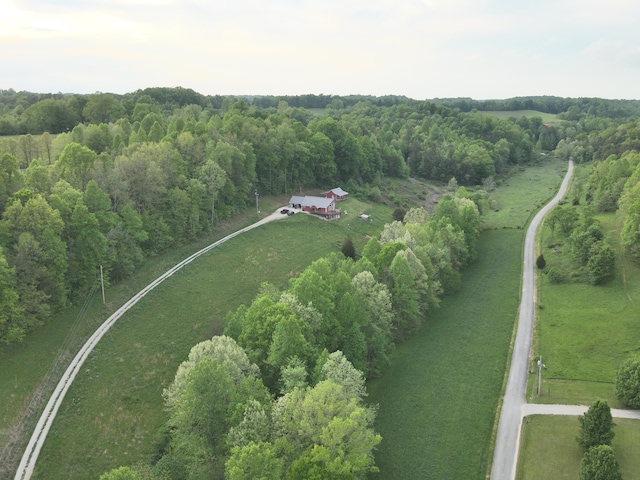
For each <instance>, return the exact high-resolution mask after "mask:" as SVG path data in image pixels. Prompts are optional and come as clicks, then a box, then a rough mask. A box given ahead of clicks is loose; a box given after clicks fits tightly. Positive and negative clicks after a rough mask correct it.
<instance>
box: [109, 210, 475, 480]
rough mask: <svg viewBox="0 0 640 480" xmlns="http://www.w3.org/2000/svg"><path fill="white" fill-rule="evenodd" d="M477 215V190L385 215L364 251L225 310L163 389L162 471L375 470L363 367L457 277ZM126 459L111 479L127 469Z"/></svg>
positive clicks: (375, 438) (353, 474) (292, 473)
mask: <svg viewBox="0 0 640 480" xmlns="http://www.w3.org/2000/svg"><path fill="white" fill-rule="evenodd" d="M478 226H479V213H478V209H477V207H476V205H475V204H474V203H473V202H472V201H471V200H468V199H466V198H461V197H455V198H452V197H445V198H444V199H443V200H441V202H440V203H439V204H438V206H437V207H436V209H435V211H434V213H433V215H432V216H430V215H429V214H428V213H427V212H426V211H425V210H423V209H421V208H418V209H411V210H409V211H408V212H406V214H405V216H404V223H401V222H399V221H396V222H393V223H391V224H388V225H386V226H385V228H384V230H383V232H382V233H381V234H380V237H379V238H373V239H371V240H370V241H369V242H368V243H367V245H366V246H365V248H364V250H363V252H362V255H361V256H360V257H359V258H358V259H357V260H354V259H353V258H351V257H345V256H343V255H341V254H339V253H334V254H331V255H329V256H327V257H325V258H321V259H319V260H317V261H315V262H313V263H312V264H311V265H310V266H309V267H308V268H307V269H305V271H304V272H303V273H302V274H301V275H300V276H299V277H297V278H295V279H292V280H291V283H290V286H289V288H288V289H287V290H286V291H284V292H281V291H279V290H277V289H275V288H274V287H273V286H271V285H269V284H265V285H263V287H262V289H261V291H260V293H259V294H258V295H257V296H256V298H255V300H254V301H253V302H252V303H251V305H249V306H246V305H241V306H240V307H239V308H238V309H237V310H236V311H235V312H232V313H230V314H229V315H228V317H227V321H226V325H225V330H224V336H222V337H214V339H213V340H211V341H207V342H203V343H201V344H199V345H196V346H195V347H194V348H193V349H192V350H191V353H190V355H189V359H188V360H187V361H186V362H184V363H183V364H182V365H181V366H180V368H179V369H178V371H177V373H176V377H175V380H174V382H173V384H172V385H171V386H170V387H169V388H168V389H167V390H166V391H165V394H164V398H165V403H166V406H167V409H168V411H169V413H170V419H169V424H168V425H169V433H168V442H167V446H166V448H165V449H164V451H163V452H162V455H161V458H160V460H159V461H158V462H157V463H156V464H155V465H154V466H152V467H149V468H150V470H151V478H176V479H177V478H205V477H206V478H222V477H223V475H225V476H226V478H234V479H248V478H274V479H279V478H291V479H293V478H345V479H346V478H364V477H365V476H366V474H367V473H369V472H373V471H375V464H374V458H373V450H374V448H375V446H376V445H378V444H379V442H380V440H381V439H380V436H379V435H377V434H376V433H375V432H374V431H373V429H372V424H373V420H374V418H375V410H374V409H373V408H372V407H370V406H369V407H367V406H365V404H364V403H363V400H364V397H365V395H366V392H365V388H364V381H365V379H366V378H371V377H375V376H376V375H378V374H379V373H380V371H381V369H382V368H383V367H384V366H386V365H387V364H388V363H389V354H390V352H391V351H392V349H393V347H394V343H395V342H397V341H400V340H404V339H406V338H408V337H409V336H410V335H412V334H413V333H415V331H416V330H417V329H418V328H419V327H420V325H421V324H422V323H423V322H424V321H425V320H426V318H428V314H429V311H430V310H431V309H432V308H435V307H436V306H437V305H438V303H439V298H440V296H441V295H442V294H443V293H444V291H450V290H453V289H455V288H456V287H457V285H458V282H459V278H458V276H459V271H460V269H461V268H463V267H464V266H465V265H466V264H467V263H468V262H469V261H471V259H473V257H474V256H475V242H476V240H477V236H478ZM330 352H331V353H330ZM145 468H147V467H145ZM143 470H144V469H143ZM118 471H119V470H115V471H112V472H110V473H109V474H106V475H107V476H105V477H104V479H111V480H113V479H116V478H121V477H116V476H115V475H116V474H119V473H118ZM132 472H133V473H132V474H133V475H141V471H137V470H136V469H134V471H132ZM212 472H213V473H212ZM127 473H129V472H128V471H127ZM109 475H112V476H109ZM162 475H164V477H162ZM131 478H139V477H135V476H134V477H131Z"/></svg>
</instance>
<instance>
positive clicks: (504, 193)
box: [482, 155, 567, 228]
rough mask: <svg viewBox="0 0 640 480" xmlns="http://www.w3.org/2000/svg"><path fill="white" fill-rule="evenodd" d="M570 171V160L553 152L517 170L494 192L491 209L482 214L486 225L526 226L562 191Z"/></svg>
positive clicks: (491, 194) (500, 226) (486, 226)
mask: <svg viewBox="0 0 640 480" xmlns="http://www.w3.org/2000/svg"><path fill="white" fill-rule="evenodd" d="M566 171H567V162H565V161H564V160H558V159H556V158H555V157H553V156H551V155H549V156H546V157H539V160H538V161H536V162H534V163H532V164H530V165H527V166H526V167H520V168H519V169H518V170H516V171H514V172H513V174H512V175H511V176H509V177H508V178H507V179H505V180H502V181H501V182H500V184H499V186H498V187H497V188H496V189H495V190H493V191H492V192H491V193H490V202H491V211H489V212H487V213H486V214H485V215H484V216H483V217H482V225H483V227H484V228H524V227H525V226H526V225H527V224H528V222H529V219H530V217H532V216H533V214H535V212H537V211H538V210H539V209H540V207H542V206H543V205H545V204H546V203H547V202H548V201H549V200H550V199H551V198H553V197H554V196H555V194H556V193H557V192H558V188H560V183H561V182H562V178H563V177H564V175H565V173H566Z"/></svg>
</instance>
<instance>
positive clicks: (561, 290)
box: [533, 214, 640, 407]
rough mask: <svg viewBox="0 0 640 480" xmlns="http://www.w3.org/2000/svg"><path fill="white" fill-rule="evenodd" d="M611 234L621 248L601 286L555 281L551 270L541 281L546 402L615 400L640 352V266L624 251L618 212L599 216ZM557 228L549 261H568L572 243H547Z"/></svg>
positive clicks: (539, 337) (546, 234) (539, 338)
mask: <svg viewBox="0 0 640 480" xmlns="http://www.w3.org/2000/svg"><path fill="white" fill-rule="evenodd" d="M598 219H599V220H600V222H601V224H602V226H603V227H604V228H605V230H607V231H608V233H607V238H608V240H609V241H610V243H611V245H612V246H614V247H615V248H616V249H617V250H618V257H617V266H616V274H615V277H614V278H613V279H612V280H611V281H609V282H608V283H606V284H604V285H600V286H591V285H589V284H585V283H564V284H551V283H550V282H549V279H548V278H547V277H546V276H545V275H541V276H540V278H539V282H538V285H539V287H538V292H539V294H538V312H537V313H538V321H537V331H536V346H535V349H536V354H537V355H540V354H541V355H542V356H543V360H544V364H545V365H546V368H545V370H544V372H543V379H544V381H543V384H544V387H543V389H542V395H541V396H540V397H536V396H533V401H536V402H540V403H579V404H591V403H593V402H594V401H595V400H597V399H598V398H603V399H606V400H607V401H608V402H609V404H610V405H611V406H617V407H620V406H621V405H620V404H619V403H618V401H617V400H616V398H615V392H614V390H615V387H614V382H615V376H616V370H617V369H618V367H619V366H620V364H621V363H622V362H623V361H624V360H626V359H627V358H629V357H630V356H633V355H637V354H638V353H640V343H639V342H638V339H639V338H640V324H639V323H638V321H637V312H638V307H637V305H638V302H639V301H640V269H639V268H638V265H637V264H635V263H634V262H633V261H632V260H631V259H630V258H628V257H627V256H625V255H624V254H623V252H622V251H621V249H620V247H619V244H618V241H617V238H618V237H617V234H616V233H615V230H616V225H615V215H614V214H609V215H601V216H598ZM550 236H551V232H550V231H549V230H548V229H547V228H545V229H543V231H542V245H543V248H542V253H543V254H544V256H545V258H546V259H547V264H549V263H550V262H556V261H559V260H561V261H568V259H567V258H564V259H562V258H560V259H557V258H556V257H567V256H568V255H569V253H568V252H566V251H565V250H566V248H565V249H562V248H559V247H553V248H548V247H545V246H546V245H549V243H551V244H553V243H554V242H548V241H547V240H548V239H549V238H550Z"/></svg>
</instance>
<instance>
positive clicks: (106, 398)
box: [34, 205, 391, 479]
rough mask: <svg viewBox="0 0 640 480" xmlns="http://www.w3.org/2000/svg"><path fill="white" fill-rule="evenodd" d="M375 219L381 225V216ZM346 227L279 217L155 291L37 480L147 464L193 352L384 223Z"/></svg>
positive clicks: (41, 464)
mask: <svg viewBox="0 0 640 480" xmlns="http://www.w3.org/2000/svg"><path fill="white" fill-rule="evenodd" d="M354 208H355V205H354ZM374 210H375V211H376V212H377V213H376V216H377V217H381V216H382V215H383V212H384V211H385V209H384V208H380V209H377V210H376V209H374ZM386 211H387V215H388V216H389V219H388V220H387V221H389V220H390V219H391V217H390V210H388V209H387V210H386ZM358 221H360V220H356V222H358ZM349 222H350V220H347V219H341V220H340V221H338V222H325V221H323V220H320V219H318V218H313V217H310V216H307V215H302V214H298V215H295V216H293V217H286V218H283V219H282V220H278V221H275V222H272V223H270V224H267V225H265V226H262V227H259V228H257V229H255V230H252V231H250V232H248V233H245V234H242V235H240V236H238V237H236V238H234V239H232V240H230V241H229V242H227V243H225V244H223V245H221V246H220V247H217V248H216V249H214V250H212V251H211V252H209V253H208V254H206V255H204V256H203V257H201V258H200V259H198V260H197V261H196V262H194V263H192V264H190V265H188V266H186V267H184V268H183V269H182V270H181V271H179V272H178V273H176V274H175V275H174V276H173V277H171V278H170V279H168V280H166V281H165V282H164V283H163V284H161V285H160V286H159V287H157V288H156V289H155V290H153V291H152V292H150V293H149V294H148V295H147V296H146V297H145V298H144V299H143V300H142V301H141V302H139V303H138V304H137V305H136V306H135V307H133V308H132V310H130V311H129V312H128V313H127V314H126V315H125V316H124V317H123V318H121V319H120V320H119V321H118V322H117V323H116V324H115V326H114V327H113V328H112V329H111V330H110V331H109V332H108V333H107V334H106V335H105V337H104V338H103V339H102V340H101V342H100V343H99V344H98V346H97V347H96V349H95V350H94V352H93V353H92V354H91V356H90V357H89V359H88V361H87V362H86V363H85V365H84V366H83V368H82V371H81V373H80V374H79V375H78V377H77V378H76V380H75V382H74V384H73V385H72V387H71V388H70V390H69V392H68V393H67V396H66V398H65V402H64V404H63V405H62V407H61V409H60V411H59V413H58V417H57V418H56V421H55V422H54V424H53V428H52V430H51V431H50V433H49V436H48V438H47V441H46V442H45V445H44V448H43V450H42V452H41V454H40V458H39V460H38V464H37V466H36V472H35V475H34V478H42V479H62V478H65V479H72V478H77V479H86V478H97V477H98V476H99V475H100V474H101V473H102V472H104V471H106V470H109V469H111V468H113V467H116V466H119V465H126V464H131V463H135V462H140V461H142V462H145V461H147V460H148V459H149V458H150V455H151V454H152V453H153V452H154V451H155V450H156V447H157V442H158V441H160V439H161V438H162V435H161V432H162V428H163V425H164V422H165V421H166V416H165V413H164V411H163V403H162V396H161V395H162V389H163V388H165V387H167V386H168V385H169V383H170V382H171V381H172V380H173V376H174V375H175V371H176V369H177V367H178V365H179V364H180V363H181V362H182V361H184V360H185V359H186V357H187V354H188V352H189V350H190V348H191V347H192V346H193V345H195V344H196V343H198V342H200V341H202V340H205V339H207V338H210V337H211V336H213V335H216V334H220V333H221V332H222V330H223V327H224V320H225V317H226V315H227V313H228V312H230V311H232V310H235V309H236V308H237V307H238V305H240V304H241V303H245V304H247V303H249V302H250V301H251V300H252V299H253V298H254V297H255V295H256V293H257V291H258V289H259V286H260V284H261V283H262V282H264V281H267V280H268V281H269V282H270V283H272V284H274V285H276V286H278V287H286V285H287V283H288V280H289V279H290V278H292V277H294V276H297V275H299V274H300V273H301V272H302V271H303V270H304V268H306V267H307V266H308V265H309V264H310V263H311V262H312V261H313V260H315V259H317V258H319V257H322V256H324V255H326V254H328V253H330V252H333V251H339V247H340V244H341V242H342V240H343V239H344V236H345V232H349V233H351V234H352V236H353V239H354V243H355V244H356V248H358V249H359V248H361V246H362V245H363V244H364V242H365V241H366V238H365V236H364V233H360V231H361V230H362V231H364V230H366V231H367V233H370V234H376V233H377V230H376V229H379V228H380V227H381V225H382V224H383V221H382V218H380V219H379V224H378V225H376V224H372V223H369V224H367V225H366V226H365V225H364V222H363V224H359V223H355V224H354V225H352V226H351V227H349V225H350V223H349Z"/></svg>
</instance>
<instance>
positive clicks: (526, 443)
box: [516, 415, 640, 480]
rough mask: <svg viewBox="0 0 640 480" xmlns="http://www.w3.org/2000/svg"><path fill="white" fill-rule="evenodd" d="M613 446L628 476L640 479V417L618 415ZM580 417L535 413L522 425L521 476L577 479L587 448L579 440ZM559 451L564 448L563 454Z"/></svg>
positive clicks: (523, 478)
mask: <svg viewBox="0 0 640 480" xmlns="http://www.w3.org/2000/svg"><path fill="white" fill-rule="evenodd" d="M615 423H616V427H615V428H614V432H615V434H616V435H615V437H614V439H613V442H612V444H611V446H612V447H613V449H614V451H615V453H616V459H617V460H618V462H619V463H620V472H621V473H622V478H624V479H625V480H640V471H638V466H637V463H638V456H640V429H638V425H637V423H638V422H637V421H634V420H625V419H616V420H615ZM578 431H579V424H578V418H577V417H564V416H547V415H534V416H531V417H527V419H526V420H525V423H524V425H523V429H522V440H521V444H520V461H519V463H518V474H517V476H516V479H517V480H538V479H541V478H544V479H547V478H553V479H554V480H564V479H566V480H573V479H575V478H577V477H578V471H579V470H580V461H581V460H582V456H583V452H582V450H581V449H580V447H579V446H578V443H577V442H576V440H575V439H576V437H577V435H578ZM558 452H561V454H560V455H559V454H558Z"/></svg>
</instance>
